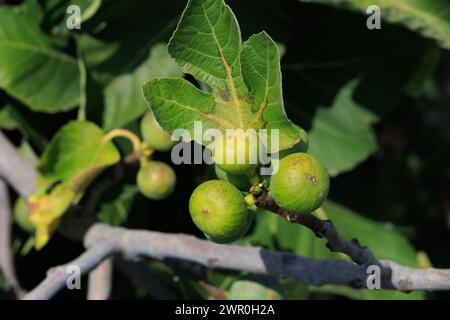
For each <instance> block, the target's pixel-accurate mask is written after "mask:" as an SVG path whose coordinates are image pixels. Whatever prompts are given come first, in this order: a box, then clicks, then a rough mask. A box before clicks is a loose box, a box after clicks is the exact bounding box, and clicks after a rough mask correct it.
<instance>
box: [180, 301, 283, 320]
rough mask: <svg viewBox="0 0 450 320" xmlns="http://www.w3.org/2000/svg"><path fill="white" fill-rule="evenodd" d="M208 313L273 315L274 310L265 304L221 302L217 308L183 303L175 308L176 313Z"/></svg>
mask: <svg viewBox="0 0 450 320" xmlns="http://www.w3.org/2000/svg"><path fill="white" fill-rule="evenodd" d="M209 313H216V314H219V315H274V314H275V310H274V308H273V306H272V305H265V304H259V305H258V304H221V305H219V307H218V308H216V307H200V306H187V305H185V304H183V305H181V306H179V307H176V308H175V314H176V315H201V316H203V318H206V317H207V316H208V314H209Z"/></svg>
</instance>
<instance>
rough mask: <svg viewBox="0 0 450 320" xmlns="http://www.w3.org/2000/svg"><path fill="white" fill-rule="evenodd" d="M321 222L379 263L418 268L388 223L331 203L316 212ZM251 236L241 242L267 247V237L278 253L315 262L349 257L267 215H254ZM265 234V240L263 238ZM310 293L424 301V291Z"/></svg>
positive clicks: (411, 251) (403, 240)
mask: <svg viewBox="0 0 450 320" xmlns="http://www.w3.org/2000/svg"><path fill="white" fill-rule="evenodd" d="M318 214H319V216H320V217H321V218H322V219H330V220H331V221H333V224H334V225H335V226H336V229H337V230H338V231H339V233H340V234H341V235H342V236H343V237H344V238H345V239H348V240H350V239H353V238H357V239H358V240H359V242H360V243H361V244H363V245H366V246H368V247H369V248H370V249H371V250H372V251H373V253H374V254H375V256H376V257H377V258H378V259H381V260H393V261H396V262H398V263H400V264H403V265H406V266H410V267H417V259H416V252H415V249H414V247H413V246H412V245H411V244H410V242H409V241H408V239H407V238H406V236H405V235H403V234H402V233H401V232H399V231H398V230H396V228H395V227H394V226H393V225H391V224H388V223H379V222H375V221H373V220H370V219H368V218H365V217H363V216H361V215H358V214H357V213H355V212H353V211H351V210H350V209H348V208H346V207H344V206H341V205H339V204H336V203H334V202H331V201H327V202H325V204H324V205H323V206H322V208H321V209H320V210H319V211H318ZM254 230H255V231H254V233H252V234H251V235H249V236H248V237H246V238H245V239H244V241H243V243H251V244H256V245H264V246H267V242H268V240H267V236H268V235H270V237H271V238H272V239H273V240H272V241H274V242H275V244H276V247H275V248H278V249H279V250H287V251H290V252H294V253H296V254H299V255H302V256H306V257H311V258H315V259H344V260H346V261H350V260H349V258H348V257H347V256H345V255H343V254H340V253H332V252H331V251H329V250H328V249H327V248H326V246H325V245H326V240H324V239H318V238H316V237H315V236H314V234H313V233H312V232H311V231H310V230H308V229H306V228H304V227H302V226H299V225H297V224H290V223H289V222H287V221H285V220H284V219H281V218H280V217H278V216H276V215H275V214H273V213H270V212H261V213H260V214H257V219H256V225H255V229H254ZM264 233H265V237H262V235H263V234H264ZM310 290H312V291H322V292H333V293H336V294H343V295H345V296H348V297H351V298H359V299H380V298H382V299H423V298H424V293H423V292H413V293H410V294H405V293H401V292H397V291H388V290H355V289H351V288H347V287H341V286H334V285H326V286H323V287H310Z"/></svg>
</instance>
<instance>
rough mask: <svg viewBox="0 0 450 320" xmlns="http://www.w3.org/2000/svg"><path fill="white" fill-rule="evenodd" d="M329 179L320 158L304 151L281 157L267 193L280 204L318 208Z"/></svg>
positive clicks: (299, 209) (289, 207) (293, 208)
mask: <svg viewBox="0 0 450 320" xmlns="http://www.w3.org/2000/svg"><path fill="white" fill-rule="evenodd" d="M329 185H330V179H329V176H328V172H327V170H326V168H325V167H324V165H323V164H322V162H321V161H320V160H319V159H318V158H316V157H315V156H313V155H310V154H307V153H294V154H291V155H288V156H287V157H285V158H283V159H281V161H280V167H279V170H278V172H277V173H276V174H275V175H273V176H272V178H271V181H270V191H269V193H270V195H271V196H272V197H273V199H274V200H275V202H276V203H277V204H278V205H279V206H280V207H282V208H284V209H286V210H289V211H292V212H295V213H307V212H311V211H314V210H316V209H317V208H319V207H320V206H321V205H322V203H323V202H324V201H325V199H326V198H327V195H328V189H329Z"/></svg>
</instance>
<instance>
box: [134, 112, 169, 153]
mask: <svg viewBox="0 0 450 320" xmlns="http://www.w3.org/2000/svg"><path fill="white" fill-rule="evenodd" d="M141 133H142V137H143V139H144V141H145V142H146V143H147V145H148V146H149V147H150V148H153V149H155V150H158V151H169V150H170V149H172V147H173V146H174V145H175V143H176V141H172V140H171V137H170V134H169V133H167V132H166V131H165V130H164V129H163V128H161V126H160V125H159V123H158V122H157V121H156V118H155V116H154V115H153V112H147V114H146V115H145V116H144V117H143V118H142V120H141Z"/></svg>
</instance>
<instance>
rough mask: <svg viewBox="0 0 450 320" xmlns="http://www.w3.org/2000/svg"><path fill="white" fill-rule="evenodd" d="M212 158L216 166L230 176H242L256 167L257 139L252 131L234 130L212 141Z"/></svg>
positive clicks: (257, 156)
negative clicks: (246, 132)
mask: <svg viewBox="0 0 450 320" xmlns="http://www.w3.org/2000/svg"><path fill="white" fill-rule="evenodd" d="M211 151H212V157H213V160H214V162H215V163H216V165H217V166H218V167H219V168H220V169H222V170H224V171H226V172H228V173H231V174H244V173H247V172H250V171H252V170H254V169H256V167H257V166H258V158H259V155H258V138H257V134H256V133H255V132H254V131H249V132H248V134H245V133H244V131H243V130H236V131H235V132H234V133H233V134H224V135H221V136H219V137H217V139H216V140H215V141H214V145H213V147H212V150H211Z"/></svg>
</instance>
